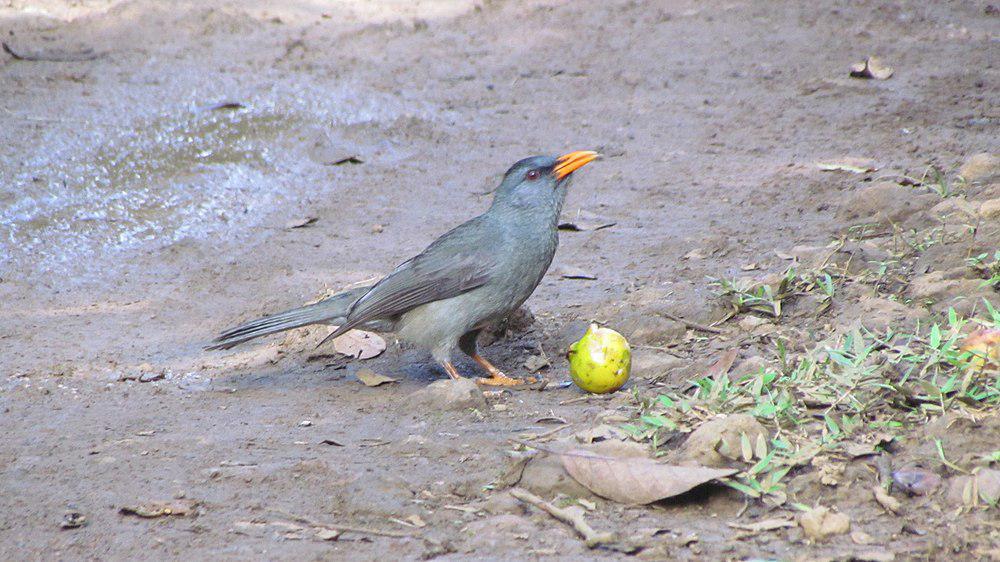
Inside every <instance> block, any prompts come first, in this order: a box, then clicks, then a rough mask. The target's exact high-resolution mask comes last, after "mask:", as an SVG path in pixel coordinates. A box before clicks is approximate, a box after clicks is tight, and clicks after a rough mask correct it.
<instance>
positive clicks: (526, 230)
mask: <svg viewBox="0 0 1000 562" xmlns="http://www.w3.org/2000/svg"><path fill="white" fill-rule="evenodd" d="M578 154H585V155H586V160H585V161H584V164H585V163H586V162H589V161H590V160H593V158H594V157H596V154H594V153H572V155H578ZM590 155H592V156H590ZM568 156H571V155H567V157H568ZM567 157H562V158H559V159H557V158H552V157H547V156H535V157H532V158H526V159H524V160H521V161H520V162H518V163H516V164H514V166H512V167H511V168H510V169H509V170H508V171H507V173H506V174H505V175H504V178H503V180H502V182H501V183H500V186H499V187H498V188H497V190H496V193H495V196H494V199H493V203H492V205H491V206H490V208H489V209H488V210H487V211H486V212H485V213H483V214H481V215H479V216H477V217H475V218H473V219H471V220H469V221H467V222H465V223H463V224H461V225H459V226H457V227H455V228H454V229H452V230H451V231H449V232H447V233H446V234H444V235H443V236H441V237H440V238H438V239H437V240H435V241H434V242H433V243H432V244H431V245H430V246H428V247H427V249H426V250H424V251H423V252H421V253H420V254H418V255H417V256H415V257H413V258H411V259H409V260H407V261H405V262H403V263H402V264H400V265H399V266H398V267H397V268H396V269H395V270H393V271H392V272H391V273H390V274H389V275H387V276H386V277H385V278H383V279H382V280H381V281H379V282H378V283H376V284H375V285H374V286H371V287H360V288H357V289H352V290H350V291H346V292H343V293H340V294H337V295H335V296H333V297H330V298H328V299H325V300H323V301H320V302H318V303H315V304H312V305H308V306H304V307H301V308H296V309H293V310H289V311H287V312H282V313H279V314H276V315H274V316H269V317H265V318H261V319H259V320H254V321H252V322H248V323H245V324H243V325H240V326H237V327H235V328H232V329H230V330H227V331H225V332H223V333H222V334H221V335H220V336H219V337H218V338H216V339H215V340H214V341H213V343H212V345H210V346H209V349H228V348H231V347H233V346H235V345H237V344H240V343H242V342H245V341H247V340H250V339H253V338H256V337H259V336H263V335H267V334H273V333H276V332H281V331H284V330H289V329H292V328H297V327H301V326H306V325H309V324H331V325H338V326H339V327H338V328H337V329H336V330H335V331H334V332H332V333H331V334H330V335H329V336H327V338H326V339H324V342H325V341H326V340H328V339H332V338H335V337H337V336H339V335H341V334H343V333H345V332H347V331H348V330H350V329H352V328H358V327H360V328H368V329H375V330H379V331H395V332H396V334H397V336H398V337H399V338H400V339H402V340H404V341H408V342H411V343H414V344H417V345H420V346H423V347H425V348H427V349H429V350H430V351H431V353H432V355H433V356H434V358H435V359H436V360H437V361H438V362H440V363H442V365H445V367H446V368H449V367H450V363H449V362H450V360H451V355H452V353H453V351H454V350H455V348H456V347H460V348H461V349H462V350H463V351H465V352H466V353H468V354H469V355H475V354H476V346H475V339H476V336H477V335H478V332H479V331H480V330H481V329H483V328H484V327H486V326H487V325H489V324H491V323H493V322H495V321H497V320H500V319H502V318H504V317H506V316H507V315H509V314H510V313H511V312H513V311H514V310H516V309H517V308H518V307H519V306H521V304H522V303H524V301H525V300H527V298H528V297H529V296H530V295H531V293H532V292H533V291H534V290H535V287H537V286H538V283H539V282H540V281H541V279H542V276H544V275H545V272H546V270H547V269H548V268H549V265H550V264H551V263H552V258H553V256H554V255H555V251H556V246H557V245H558V241H559V238H558V230H557V225H558V220H559V214H560V211H561V209H562V205H563V201H564V200H565V197H566V188H567V186H568V183H569V180H570V177H572V176H571V175H570V172H571V171H572V170H573V169H576V168H577V167H579V166H582V165H583V164H579V165H577V166H573V167H571V168H570V170H569V171H565V170H562V171H559V167H560V165H561V163H562V162H565V158H567ZM449 373H451V371H449Z"/></svg>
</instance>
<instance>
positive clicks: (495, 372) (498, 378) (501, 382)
mask: <svg viewBox="0 0 1000 562" xmlns="http://www.w3.org/2000/svg"><path fill="white" fill-rule="evenodd" d="M472 358H473V359H474V360H475V361H476V363H479V365H480V366H482V368H484V369H486V372H487V373H489V374H490V378H488V379H476V382H477V383H479V384H485V385H488V386H519V385H522V384H531V383H535V382H538V381H537V379H535V378H532V377H529V378H527V379H524V380H520V379H513V378H511V377H508V376H507V375H505V374H503V371H501V370H500V369H497V368H496V367H495V366H493V364H492V363H490V362H489V361H487V360H486V358H485V357H483V356H482V355H480V354H478V353H474V354H473V355H472Z"/></svg>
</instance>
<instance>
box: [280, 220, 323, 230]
mask: <svg viewBox="0 0 1000 562" xmlns="http://www.w3.org/2000/svg"><path fill="white" fill-rule="evenodd" d="M318 220H319V218H318V217H300V218H297V219H292V220H290V221H288V222H286V223H285V230H292V229H293V228H305V227H307V226H309V225H311V224H313V223H315V222H316V221H318Z"/></svg>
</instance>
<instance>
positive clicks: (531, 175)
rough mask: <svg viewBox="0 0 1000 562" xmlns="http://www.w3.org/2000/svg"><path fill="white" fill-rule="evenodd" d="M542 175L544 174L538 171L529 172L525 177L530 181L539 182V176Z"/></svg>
mask: <svg viewBox="0 0 1000 562" xmlns="http://www.w3.org/2000/svg"><path fill="white" fill-rule="evenodd" d="M540 175H542V174H541V173H540V172H539V171H538V170H528V173H527V174H525V175H524V177H526V178H528V179H529V180H537V179H538V176H540Z"/></svg>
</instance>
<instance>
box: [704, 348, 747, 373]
mask: <svg viewBox="0 0 1000 562" xmlns="http://www.w3.org/2000/svg"><path fill="white" fill-rule="evenodd" d="M738 355H739V350H736V349H730V350H729V351H727V352H725V353H723V354H722V357H719V359H718V360H717V361H716V362H715V363H712V365H711V366H709V368H708V369H706V370H705V374H704V376H705V377H708V378H715V377H718V376H722V375H725V374H726V373H728V372H729V369H732V368H733V363H735V362H736V357H737V356H738Z"/></svg>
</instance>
